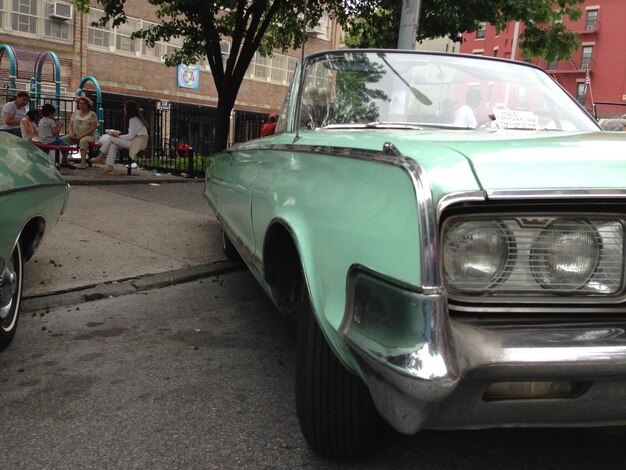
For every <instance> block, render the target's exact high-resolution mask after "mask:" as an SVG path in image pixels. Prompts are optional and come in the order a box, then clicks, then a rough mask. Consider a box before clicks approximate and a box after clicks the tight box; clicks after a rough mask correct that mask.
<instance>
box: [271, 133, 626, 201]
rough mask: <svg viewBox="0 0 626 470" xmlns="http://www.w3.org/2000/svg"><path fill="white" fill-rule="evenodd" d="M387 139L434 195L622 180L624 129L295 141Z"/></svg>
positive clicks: (312, 136)
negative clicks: (423, 177) (422, 174)
mask: <svg viewBox="0 0 626 470" xmlns="http://www.w3.org/2000/svg"><path fill="white" fill-rule="evenodd" d="M285 137H287V136H285ZM291 137H293V135H292V136H291ZM277 139H281V138H280V137H278V136H277ZM387 142H390V143H392V144H394V145H395V146H396V148H397V149H398V151H399V152H400V153H401V154H402V155H403V156H406V157H409V158H412V159H414V160H415V161H416V162H418V163H419V165H420V166H421V167H422V168H423V170H424V171H425V173H426V178H427V179H428V183H429V185H430V187H431V188H432V192H433V196H434V199H435V201H438V200H439V199H440V198H441V197H443V196H445V195H447V194H450V193H458V192H467V191H482V192H484V195H485V196H487V194H488V193H489V192H490V191H495V190H520V191H524V190H559V189H563V190H568V189H621V188H625V187H626V133H624V132H621V133H620V132H601V131H588V132H563V131H560V132H557V131H553V132H548V131H514V130H498V131H495V132H489V131H474V130H471V131H447V130H445V131H443V130H424V131H416V130H386V129H385V130H382V129H372V130H370V129H367V130H363V129H361V130H322V131H309V132H305V133H302V135H301V136H300V139H299V140H298V144H303V145H316V146H319V145H322V146H326V145H328V146H339V147H350V148H361V149H369V150H376V151H380V150H382V148H383V145H384V144H385V143H387ZM267 143H269V141H268V142H267Z"/></svg>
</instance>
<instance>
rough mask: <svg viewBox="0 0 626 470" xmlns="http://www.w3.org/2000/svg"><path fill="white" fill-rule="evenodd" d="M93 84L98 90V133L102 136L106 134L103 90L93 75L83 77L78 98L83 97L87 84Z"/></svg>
mask: <svg viewBox="0 0 626 470" xmlns="http://www.w3.org/2000/svg"><path fill="white" fill-rule="evenodd" d="M87 82H91V83H93V85H94V87H95V88H96V115H97V116H98V133H99V134H100V135H103V134H104V110H103V109H102V90H101V89H100V84H99V83H98V80H96V79H95V78H94V77H92V76H91V75H87V76H86V77H83V79H82V80H81V81H80V85H78V90H76V96H77V97H79V98H80V97H81V96H82V94H83V87H84V86H85V83H87Z"/></svg>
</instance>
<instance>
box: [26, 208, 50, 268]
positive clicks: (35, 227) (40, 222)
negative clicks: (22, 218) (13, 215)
mask: <svg viewBox="0 0 626 470" xmlns="http://www.w3.org/2000/svg"><path fill="white" fill-rule="evenodd" d="M45 232H46V220H45V219H44V218H43V217H40V216H38V217H33V218H31V219H30V220H29V221H28V222H26V223H25V224H24V227H23V228H22V231H21V232H20V237H19V242H20V248H21V249H22V258H23V260H24V262H26V261H28V260H29V259H31V258H32V256H33V255H34V254H35V251H37V247H39V244H40V243H41V240H42V239H43V236H44V233H45Z"/></svg>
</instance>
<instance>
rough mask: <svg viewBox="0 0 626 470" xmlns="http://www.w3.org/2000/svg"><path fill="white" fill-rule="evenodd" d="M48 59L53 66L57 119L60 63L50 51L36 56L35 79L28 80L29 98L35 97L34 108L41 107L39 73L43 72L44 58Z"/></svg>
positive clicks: (59, 106)
mask: <svg viewBox="0 0 626 470" xmlns="http://www.w3.org/2000/svg"><path fill="white" fill-rule="evenodd" d="M48 57H50V59H51V60H52V63H53V65H54V84H55V90H54V91H55V102H56V116H57V119H58V118H59V117H60V116H61V114H60V112H61V63H60V62H59V58H58V57H57V55H56V54H55V53H54V52H52V51H46V52H41V53H40V54H39V55H38V56H37V61H36V62H35V74H36V75H35V77H32V78H31V79H30V94H31V97H32V96H33V95H34V96H35V104H36V106H41V104H42V99H41V71H42V70H43V64H44V62H45V61H46V58H48Z"/></svg>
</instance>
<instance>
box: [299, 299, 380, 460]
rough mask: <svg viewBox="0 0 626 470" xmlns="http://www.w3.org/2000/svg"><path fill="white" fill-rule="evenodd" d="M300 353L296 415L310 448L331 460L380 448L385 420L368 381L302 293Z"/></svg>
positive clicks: (356, 455)
mask: <svg viewBox="0 0 626 470" xmlns="http://www.w3.org/2000/svg"><path fill="white" fill-rule="evenodd" d="M303 291H304V292H303V294H302V300H301V303H302V305H301V310H300V315H299V318H298V344H297V352H296V367H297V370H296V409H297V414H298V421H299V423H300V428H301V430H302V433H303V434H304V437H305V439H306V441H307V442H308V444H309V446H310V447H311V448H312V449H313V450H314V451H316V452H318V453H320V454H322V455H324V456H326V457H331V458H358V457H362V456H364V455H367V454H368V453H371V452H372V451H373V450H374V449H375V447H376V444H377V441H378V438H379V435H380V431H381V428H382V426H381V425H382V420H381V418H380V416H379V414H378V412H377V411H376V407H375V406H374V403H373V401H372V398H371V396H370V394H369V390H368V389H367V387H366V386H365V384H364V383H363V381H362V380H361V379H360V378H359V377H357V376H356V375H355V374H354V373H352V372H351V371H349V370H348V369H346V367H345V366H344V365H343V364H342V363H341V362H340V361H339V359H338V358H337V357H336V356H335V353H334V352H333V350H332V349H331V347H330V346H329V345H328V343H327V341H326V339H325V338H324V334H323V333H322V330H321V328H320V327H319V325H318V324H317V320H316V319H315V316H314V314H313V311H312V308H311V301H310V299H309V295H308V292H307V291H306V289H303Z"/></svg>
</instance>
